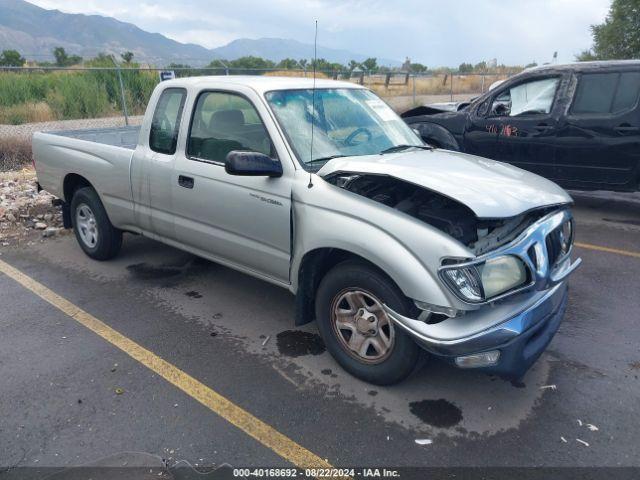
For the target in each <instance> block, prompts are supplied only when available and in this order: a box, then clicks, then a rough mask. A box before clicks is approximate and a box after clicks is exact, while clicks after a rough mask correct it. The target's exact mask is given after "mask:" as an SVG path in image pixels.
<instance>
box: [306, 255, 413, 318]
mask: <svg viewBox="0 0 640 480" xmlns="http://www.w3.org/2000/svg"><path fill="white" fill-rule="evenodd" d="M348 260H353V261H356V262H358V263H362V264H363V265H366V266H368V267H370V268H372V269H374V270H376V271H377V272H378V273H380V274H381V275H382V276H384V277H385V278H387V279H388V280H389V281H390V282H392V283H393V284H394V285H395V286H396V287H397V288H398V290H400V291H402V290H401V289H400V287H399V286H398V284H397V283H396V282H395V281H394V280H393V278H391V277H390V276H389V275H388V274H387V273H386V272H385V271H384V270H383V269H382V268H380V267H379V266H378V265H376V264H375V263H373V262H372V261H370V260H368V259H367V258H365V257H363V256H361V255H358V254H357V253H354V252H352V251H349V250H345V249H343V248H332V247H323V248H316V249H314V250H310V251H308V252H306V253H305V254H304V256H303V257H302V260H300V264H299V267H298V269H297V275H296V280H297V283H296V285H297V289H296V299H295V324H296V326H300V325H305V324H307V323H310V322H313V321H314V320H315V305H314V300H315V292H316V290H317V288H318V285H320V282H321V281H322V279H323V278H324V276H325V275H326V274H327V273H328V272H329V271H330V270H331V269H332V268H333V267H335V266H336V265H338V264H340V263H343V262H346V261H348Z"/></svg>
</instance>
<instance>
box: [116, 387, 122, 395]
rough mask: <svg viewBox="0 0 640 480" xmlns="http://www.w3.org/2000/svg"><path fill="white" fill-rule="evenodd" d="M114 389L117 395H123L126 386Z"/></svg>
mask: <svg viewBox="0 0 640 480" xmlns="http://www.w3.org/2000/svg"><path fill="white" fill-rule="evenodd" d="M114 391H115V392H116V395H122V394H123V393H124V388H120V387H116V389H115V390H114Z"/></svg>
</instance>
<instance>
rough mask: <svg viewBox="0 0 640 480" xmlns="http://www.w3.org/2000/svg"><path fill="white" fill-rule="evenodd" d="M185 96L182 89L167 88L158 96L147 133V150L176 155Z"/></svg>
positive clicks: (185, 93)
mask: <svg viewBox="0 0 640 480" xmlns="http://www.w3.org/2000/svg"><path fill="white" fill-rule="evenodd" d="M186 96H187V92H186V90H184V89H182V88H167V89H166V90H165V91H163V92H162V94H160V98H158V103H157V104H156V109H155V111H154V112H153V119H152V120H151V130H150V132H149V148H151V150H153V151H154V152H158V153H164V154H166V155H173V154H174V153H176V145H177V143H178V132H179V130H180V118H181V117H182V110H183V108H184V100H185V97H186Z"/></svg>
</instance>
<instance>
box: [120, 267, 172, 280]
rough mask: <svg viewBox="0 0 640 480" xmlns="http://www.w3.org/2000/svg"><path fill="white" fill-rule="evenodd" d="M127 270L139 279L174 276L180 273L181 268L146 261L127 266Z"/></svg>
mask: <svg viewBox="0 0 640 480" xmlns="http://www.w3.org/2000/svg"><path fill="white" fill-rule="evenodd" d="M127 271H128V272H129V273H131V274H132V275H133V276H135V277H136V278H138V279H140V280H157V279H161V278H169V277H175V276H176V275H180V274H181V273H182V270H181V269H180V268H177V267H168V266H163V265H159V266H156V265H149V264H147V263H136V264H134V265H129V266H127Z"/></svg>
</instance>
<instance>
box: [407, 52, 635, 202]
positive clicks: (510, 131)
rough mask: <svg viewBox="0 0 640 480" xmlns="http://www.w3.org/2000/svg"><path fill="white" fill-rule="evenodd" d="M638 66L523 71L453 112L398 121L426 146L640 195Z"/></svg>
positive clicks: (433, 111) (421, 110)
mask: <svg viewBox="0 0 640 480" xmlns="http://www.w3.org/2000/svg"><path fill="white" fill-rule="evenodd" d="M639 98H640V61H637V60H633V61H608V62H584V63H576V64H568V65H547V66H543V67H536V68H533V69H529V70H525V71H524V72H522V73H520V74H518V75H516V76H514V77H512V78H510V79H508V80H506V81H505V82H503V83H501V84H500V85H498V86H497V87H496V88H494V89H492V90H490V91H488V92H486V93H485V94H483V95H481V96H480V97H478V98H476V99H474V100H472V101H471V102H469V103H461V104H459V105H457V108H456V109H454V111H447V110H451V109H446V110H445V109H441V108H437V106H421V107H417V108H413V109H411V110H409V111H407V112H405V113H403V114H402V115H401V116H402V117H403V119H404V120H405V122H407V124H409V125H410V126H411V127H412V128H413V129H414V130H416V131H417V132H419V134H420V136H421V137H422V138H423V140H425V141H426V142H427V143H429V144H431V145H433V146H435V147H438V148H443V149H447V150H455V151H460V152H465V153H471V154H474V155H479V156H483V157H487V158H491V159H494V160H500V161H504V162H507V163H510V164H513V165H515V166H517V167H520V168H523V169H525V170H529V171H531V172H533V173H536V174H538V175H541V176H543V177H546V178H548V179H550V180H553V181H554V182H556V183H558V184H559V185H561V186H562V187H564V188H570V189H577V190H614V191H637V190H638V189H639V188H640V105H639Z"/></svg>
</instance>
